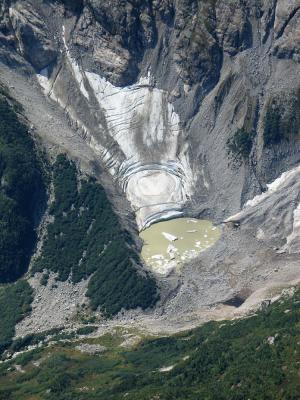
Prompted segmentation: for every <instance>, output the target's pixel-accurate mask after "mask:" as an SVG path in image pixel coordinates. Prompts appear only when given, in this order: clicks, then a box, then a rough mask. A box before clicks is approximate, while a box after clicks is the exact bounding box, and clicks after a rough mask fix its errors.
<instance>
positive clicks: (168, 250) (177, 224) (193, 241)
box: [140, 218, 221, 275]
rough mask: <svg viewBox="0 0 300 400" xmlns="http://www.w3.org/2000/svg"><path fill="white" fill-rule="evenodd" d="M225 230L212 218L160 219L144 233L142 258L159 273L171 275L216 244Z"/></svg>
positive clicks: (142, 233) (142, 236)
mask: <svg viewBox="0 0 300 400" xmlns="http://www.w3.org/2000/svg"><path fill="white" fill-rule="evenodd" d="M220 236H221V230H220V229H219V228H218V227H216V226H214V225H213V224H212V222H210V221H208V220H201V219H195V218H177V219H172V220H169V221H162V222H157V223H155V224H153V225H151V226H150V227H149V228H147V229H145V230H144V231H142V232H140V237H141V238H142V240H143V241H144V245H143V249H142V257H143V259H144V261H145V263H146V264H147V265H148V266H149V267H150V268H151V269H152V270H153V271H155V272H157V273H160V274H163V275H167V274H168V273H169V272H170V271H171V270H173V269H178V268H180V266H181V265H182V264H183V263H184V262H185V261H187V260H189V259H191V258H194V257H196V256H198V255H199V254H200V253H201V252H202V251H205V250H206V249H208V248H209V247H211V246H213V245H214V244H215V243H216V242H217V241H218V239H219V238H220Z"/></svg>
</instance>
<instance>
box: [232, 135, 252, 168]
mask: <svg viewBox="0 0 300 400" xmlns="http://www.w3.org/2000/svg"><path fill="white" fill-rule="evenodd" d="M252 144H253V137H252V134H251V133H249V132H247V131H246V130H245V129H244V128H242V129H238V130H237V131H236V132H235V134H234V135H233V136H232V137H231V138H229V139H228V140H227V150H228V154H229V155H230V156H231V157H232V158H233V159H234V161H242V160H247V159H248V157H249V154H250V152H251V149H252Z"/></svg>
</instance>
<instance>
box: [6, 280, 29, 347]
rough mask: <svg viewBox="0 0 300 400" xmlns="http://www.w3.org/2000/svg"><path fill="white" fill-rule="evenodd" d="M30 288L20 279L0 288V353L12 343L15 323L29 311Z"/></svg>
mask: <svg viewBox="0 0 300 400" xmlns="http://www.w3.org/2000/svg"><path fill="white" fill-rule="evenodd" d="M31 302H32V289H31V287H30V286H29V284H28V283H27V282H26V281H24V280H20V281H18V282H17V283H15V284H10V285H8V286H5V287H2V288H0V316H1V318H0V354H1V353H2V352H3V351H4V350H5V349H7V348H8V347H9V346H10V345H11V344H12V338H13V336H14V334H15V325H16V324H17V323H18V322H19V321H20V320H21V319H22V318H23V317H24V316H25V315H26V314H27V313H28V312H29V311H30V309H31V308H30V304H31Z"/></svg>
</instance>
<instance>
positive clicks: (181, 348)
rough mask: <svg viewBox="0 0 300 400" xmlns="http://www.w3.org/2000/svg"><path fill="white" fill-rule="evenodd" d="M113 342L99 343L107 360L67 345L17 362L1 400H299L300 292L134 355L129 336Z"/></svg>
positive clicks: (1, 385) (1, 381)
mask: <svg viewBox="0 0 300 400" xmlns="http://www.w3.org/2000/svg"><path fill="white" fill-rule="evenodd" d="M115 335H116V334H115ZM107 336H108V335H106V336H103V337H100V338H98V339H95V340H97V343H98V344H101V345H104V346H106V348H107V350H106V352H105V353H102V354H101V356H99V355H88V354H83V353H81V352H79V351H76V350H75V349H74V346H75V344H74V343H65V344H64V346H62V345H61V344H60V345H57V346H56V347H54V348H52V349H51V350H50V349H49V347H48V348H45V349H44V350H40V349H39V351H41V353H40V354H36V353H35V352H33V353H29V354H27V355H26V357H25V358H24V356H21V357H19V358H17V359H15V360H14V361H12V364H17V363H18V364H21V363H22V365H23V368H24V371H25V372H23V373H20V372H18V373H16V372H9V371H8V370H7V369H8V366H9V364H6V365H5V366H4V367H1V365H0V399H5V400H19V399H24V400H29V399H32V398H34V399H36V400H69V399H80V400H96V399H97V400H98V399H106V400H110V399H111V400H121V399H124V398H128V399H130V400H151V399H152V400H153V399H160V400H199V399H205V400H216V399H218V400H243V399H255V400H256V399H257V400H298V399H299V393H300V380H299V362H300V359H299V343H300V292H299V291H298V292H297V293H296V295H295V297H294V298H287V299H285V300H284V301H282V300H281V301H279V302H277V303H274V304H272V305H271V306H269V307H268V308H267V309H265V310H264V311H261V312H258V313H257V314H256V315H255V316H252V317H251V318H245V319H241V320H233V321H221V322H210V323H207V324H205V325H203V326H201V327H199V328H197V329H194V330H192V331H188V332H185V333H182V334H179V335H176V336H170V337H163V338H159V339H148V340H144V341H143V342H142V343H141V344H139V345H137V346H136V347H134V348H132V349H130V350H128V349H127V350H126V349H124V348H122V347H119V344H120V343H121V342H122V340H124V339H122V337H120V338H119V337H116V336H112V337H111V340H109V338H108V337H107ZM119 339H120V340H119ZM90 340H91V339H87V341H86V343H89V341H90ZM30 354H31V355H30ZM37 358H38V359H39V362H40V365H39V366H38V367H36V366H34V365H33V364H32V359H37ZM165 367H171V368H169V370H168V369H163V368H165ZM1 368H2V369H1ZM83 388H84V389H83Z"/></svg>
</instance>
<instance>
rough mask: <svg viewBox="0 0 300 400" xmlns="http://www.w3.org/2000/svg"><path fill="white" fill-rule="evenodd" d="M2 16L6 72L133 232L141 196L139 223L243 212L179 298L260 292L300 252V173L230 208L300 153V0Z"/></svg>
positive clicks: (95, 5) (45, 134)
mask: <svg viewBox="0 0 300 400" xmlns="http://www.w3.org/2000/svg"><path fill="white" fill-rule="evenodd" d="M0 18H1V22H0V46H1V48H0V60H1V79H2V80H3V81H4V83H6V84H8V85H9V86H10V87H11V90H12V92H14V95H15V96H16V98H17V99H18V100H19V101H20V102H21V103H22V104H23V105H24V108H25V111H26V113H27V116H28V119H29V120H30V121H31V122H32V124H33V125H34V126H35V128H36V130H37V133H38V134H39V135H40V136H41V137H42V139H43V141H44V142H45V143H46V144H47V146H48V150H49V152H50V153H51V152H52V153H53V152H54V153H55V152H57V148H60V149H64V150H65V151H67V152H68V153H69V155H70V156H71V157H72V158H73V159H75V160H77V161H78V162H80V163H81V166H82V168H83V169H85V170H87V171H89V173H91V174H94V175H96V176H97V178H98V179H100V181H101V183H102V184H103V185H104V187H105V188H106V190H107V191H108V192H109V195H110V198H111V199H112V202H113V203H114V206H115V208H116V210H117V211H118V212H119V215H120V218H122V219H123V222H124V224H125V225H126V226H127V227H128V228H129V229H131V230H132V232H134V231H136V226H135V223H132V222H130V220H131V219H132V213H131V211H130V209H132V210H133V211H134V213H135V217H136V222H137V228H138V229H142V228H144V227H145V226H147V225H149V224H151V223H152V222H154V221H157V220H161V219H165V218H170V217H173V216H179V215H191V216H206V217H210V218H212V219H214V220H216V221H219V222H221V221H224V220H226V219H227V221H228V222H227V224H226V228H224V229H225V233H224V236H225V239H224V240H221V241H220V242H219V244H218V245H217V247H216V248H215V249H212V250H209V251H208V252H207V253H206V255H205V256H204V257H203V258H202V259H201V261H199V260H198V261H195V263H194V264H195V265H194V264H193V265H190V266H188V267H187V268H186V270H185V271H184V272H183V273H182V277H181V278H180V282H181V286H180V291H179V294H177V295H176V296H175V298H174V299H173V300H172V301H173V303H172V302H171V303H170V304H169V305H168V306H167V309H168V307H169V309H168V310H169V311H170V310H171V311H170V312H171V313H172V312H173V311H174V310H177V309H178V307H179V308H181V307H182V308H183V310H185V309H187V308H189V307H191V308H192V309H193V307H194V306H195V304H197V307H198V306H199V305H207V304H211V303H212V302H218V301H222V300H224V299H225V298H226V297H228V296H230V295H231V294H234V293H236V292H238V291H242V290H244V292H247V293H248V292H250V293H251V292H252V291H253V290H254V289H253V288H257V287H258V286H259V285H260V284H261V282H262V281H263V280H266V279H267V278H266V277H268V276H270V274H271V272H270V271H271V269H272V266H273V261H274V259H276V260H279V261H280V262H279V261H278V264H279V265H278V266H277V261H276V268H277V269H284V267H285V266H286V265H289V266H290V268H291V269H293V268H294V267H293V266H294V265H295V262H296V261H297V253H298V251H299V238H298V236H297V232H298V231H299V226H298V225H299V221H298V219H299V217H298V211H297V210H298V209H297V206H298V202H299V194H298V193H299V183H298V182H299V180H298V179H296V178H294V179H291V180H289V181H288V183H287V184H286V186H284V189H282V190H279V191H276V193H277V194H276V196H270V197H266V198H264V200H263V201H264V202H265V203H264V204H265V208H264V207H261V205H260V206H258V205H257V204H252V205H250V206H249V204H248V206H246V210H247V211H245V212H246V214H243V217H241V218H240V217H239V218H238V219H234V220H230V219H228V218H229V217H230V216H231V215H232V214H235V213H237V212H239V211H240V210H241V208H242V207H243V205H244V204H245V203H246V202H247V201H248V200H251V199H252V198H253V197H254V196H255V195H258V194H260V193H262V192H264V191H265V190H267V183H270V182H271V181H274V180H275V178H277V177H278V176H280V175H281V174H282V173H283V172H285V171H288V170H290V171H294V169H293V168H295V167H296V166H297V164H298V163H299V161H300V152H299V144H300V135H299V129H300V88H299V85H298V77H299V73H300V64H299V61H300V58H299V57H300V55H299V49H300V35H299V24H300V2H299V1H297V0H260V1H252V0H230V1H229V0H228V1H219V0H209V1H200V0H146V1H141V0H132V1H126V0H112V1H110V2H104V1H100V0H82V1H50V0H23V1H13V0H4V1H3V2H2V3H1V14H0ZM66 118H67V122H66ZM293 174H295V175H293V176H294V177H296V176H298V174H299V171H298V170H295V173H294V172H293ZM287 191H289V196H286V193H287ZM274 204H275V205H276V207H274ZM247 207H248V208H247ZM249 207H250V208H249ZM124 210H125V211H126V212H125V215H124ZM250 210H251V213H250ZM249 213H250V214H251V216H249V215H250V214H249ZM252 213H253V214H252ZM245 215H246V216H245ZM232 221H233V222H232ZM274 221H275V222H274ZM259 229H261V230H259ZM287 238H289V239H287ZM239 246H240V247H239ZM279 249H281V252H280V256H279V255H278V254H277V253H276V252H278V251H279ZM253 252H256V256H255V262H254V261H253V258H252V253H253ZM276 257H278V258H276ZM289 263H290V264H289ZM254 265H255V267H254ZM254 271H255V277H253V276H252V272H253V273H254ZM257 271H259V272H257ZM294 272H295V271H294V270H293V273H294ZM172 279H173V278H172ZM176 279H177V278H176ZM191 282H192V287H193V288H192V289H191ZM168 284H169V283H167V285H168ZM175 286H176V285H175ZM204 291H205V295H204ZM199 293H201V295H199ZM216 293H218V294H217V296H216ZM194 294H195V297H193V296H194ZM191 298H193V300H192V301H191ZM183 299H184V300H183ZM195 299H196V300H195ZM187 304H189V306H187ZM172 310H173V311H172Z"/></svg>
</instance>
